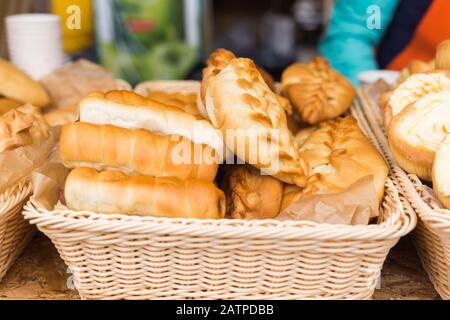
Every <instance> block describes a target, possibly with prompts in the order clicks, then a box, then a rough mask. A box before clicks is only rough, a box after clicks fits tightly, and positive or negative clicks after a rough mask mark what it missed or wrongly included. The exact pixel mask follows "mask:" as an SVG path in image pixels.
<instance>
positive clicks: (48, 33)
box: [6, 14, 65, 79]
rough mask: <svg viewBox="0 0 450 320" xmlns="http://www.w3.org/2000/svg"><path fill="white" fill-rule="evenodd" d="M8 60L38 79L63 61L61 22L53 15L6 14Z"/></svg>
mask: <svg viewBox="0 0 450 320" xmlns="http://www.w3.org/2000/svg"><path fill="white" fill-rule="evenodd" d="M6 35H7V39H8V51H9V57H10V60H11V61H12V62H13V63H14V64H15V65H17V66H18V67H19V68H20V69H22V70H23V71H25V72H26V73H28V74H29V75H30V76H31V77H33V78H34V79H41V78H42V77H43V76H45V75H47V74H48V73H50V72H51V71H52V70H54V69H56V68H58V67H60V66H61V65H63V63H64V59H65V56H64V49H63V41H62V40H63V39H62V32H61V22H60V18H59V16H57V15H53V14H18V15H12V16H8V17H6Z"/></svg>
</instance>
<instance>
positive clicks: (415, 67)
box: [397, 60, 434, 86]
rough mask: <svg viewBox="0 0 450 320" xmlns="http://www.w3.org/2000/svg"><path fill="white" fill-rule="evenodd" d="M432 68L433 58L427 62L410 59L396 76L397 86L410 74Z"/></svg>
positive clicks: (428, 70) (427, 70) (431, 69)
mask: <svg viewBox="0 0 450 320" xmlns="http://www.w3.org/2000/svg"><path fill="white" fill-rule="evenodd" d="M433 70H434V60H431V61H429V62H425V61H421V60H412V61H411V62H410V63H408V65H407V66H406V67H405V68H403V69H402V70H401V71H400V75H399V76H398V78H397V86H398V85H400V84H402V83H403V82H405V81H406V80H407V79H408V78H409V77H410V76H412V75H413V74H416V73H425V72H430V71H433Z"/></svg>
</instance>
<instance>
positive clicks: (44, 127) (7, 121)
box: [0, 104, 49, 152]
mask: <svg viewBox="0 0 450 320" xmlns="http://www.w3.org/2000/svg"><path fill="white" fill-rule="evenodd" d="M48 129H49V127H48V124H47V123H46V122H45V120H44V118H43V117H42V115H41V112H40V109H39V108H38V107H35V106H32V105H31V104H26V105H24V106H22V107H19V108H16V109H13V110H10V111H8V112H6V113H5V114H3V115H2V116H0V152H4V151H8V150H12V149H15V148H19V147H23V146H27V145H30V144H33V143H39V142H41V141H44V139H46V138H48V136H49V131H48Z"/></svg>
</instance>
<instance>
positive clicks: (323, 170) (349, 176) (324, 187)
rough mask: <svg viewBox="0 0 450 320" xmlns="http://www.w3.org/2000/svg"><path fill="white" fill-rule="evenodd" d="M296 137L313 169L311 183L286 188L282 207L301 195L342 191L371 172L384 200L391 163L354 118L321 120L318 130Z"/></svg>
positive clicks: (379, 193)
mask: <svg viewBox="0 0 450 320" xmlns="http://www.w3.org/2000/svg"><path fill="white" fill-rule="evenodd" d="M296 138H297V139H298V140H299V142H301V141H303V143H302V144H301V147H300V152H301V153H302V156H303V158H304V159H305V160H306V161H307V163H308V165H309V168H310V171H309V176H308V183H307V186H306V188H304V189H303V190H300V189H298V188H297V189H296V188H294V187H285V190H284V199H283V204H282V209H284V208H286V207H287V206H288V205H289V204H290V203H291V202H292V201H295V200H296V199H298V198H299V197H300V196H301V195H307V194H324V193H336V192H340V191H343V190H345V189H346V188H348V187H349V186H351V185H352V184H353V183H355V182H356V181H357V180H359V179H361V178H363V177H365V176H368V175H371V176H373V183H374V188H375V191H376V192H377V197H378V202H379V203H381V201H382V199H383V194H384V185H385V182H386V179H387V175H388V166H387V164H386V162H385V160H384V159H383V157H382V156H381V155H380V153H379V152H378V151H377V150H376V149H375V148H374V147H373V146H372V144H371V143H370V142H369V140H367V138H366V136H365V135H364V134H363V133H362V131H361V130H360V129H359V127H358V124H357V122H356V119H355V118H353V117H350V116H349V117H345V118H337V119H336V120H330V121H326V122H322V123H320V124H319V126H318V127H317V128H316V129H311V128H307V129H304V130H301V131H300V132H299V133H298V134H297V136H296Z"/></svg>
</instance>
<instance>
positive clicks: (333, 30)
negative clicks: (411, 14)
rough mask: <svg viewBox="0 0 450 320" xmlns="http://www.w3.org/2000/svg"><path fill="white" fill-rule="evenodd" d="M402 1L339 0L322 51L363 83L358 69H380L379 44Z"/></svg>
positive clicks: (341, 68)
mask: <svg viewBox="0 0 450 320" xmlns="http://www.w3.org/2000/svg"><path fill="white" fill-rule="evenodd" d="M399 1H400V0H336V1H335V4H334V7H333V13H332V16H331V20H330V23H329V25H328V28H327V30H326V32H325V34H324V36H323V38H322V40H321V42H320V54H321V55H322V56H324V57H326V58H327V59H328V60H329V61H330V63H331V65H332V66H333V67H334V68H336V69H337V70H338V71H339V72H341V73H342V74H344V75H345V76H346V77H347V78H349V79H350V80H351V81H352V82H353V83H354V84H355V85H359V81H358V79H357V75H358V73H360V72H361V71H365V70H373V69H378V65H377V62H376V59H375V45H376V44H378V43H379V42H380V41H381V38H382V37H383V33H384V31H385V30H386V29H387V27H388V25H389V23H390V21H391V19H392V17H393V16H394V13H395V9H396V7H397V5H398V3H399ZM378 13H379V15H378ZM377 17H379V19H378V20H377ZM377 22H379V23H377Z"/></svg>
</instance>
